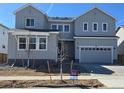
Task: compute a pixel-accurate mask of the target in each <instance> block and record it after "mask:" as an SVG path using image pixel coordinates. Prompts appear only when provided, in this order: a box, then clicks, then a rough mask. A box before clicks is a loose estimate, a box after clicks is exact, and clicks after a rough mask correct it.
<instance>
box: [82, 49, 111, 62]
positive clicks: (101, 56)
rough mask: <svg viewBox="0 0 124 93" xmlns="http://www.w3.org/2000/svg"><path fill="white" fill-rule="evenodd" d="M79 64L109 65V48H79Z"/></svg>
mask: <svg viewBox="0 0 124 93" xmlns="http://www.w3.org/2000/svg"><path fill="white" fill-rule="evenodd" d="M80 57H81V58H80V62H81V63H110V62H111V48H101V47H100V48H94V47H91V48H87V47H84V48H81V53H80Z"/></svg>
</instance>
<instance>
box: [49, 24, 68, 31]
mask: <svg viewBox="0 0 124 93" xmlns="http://www.w3.org/2000/svg"><path fill="white" fill-rule="evenodd" d="M52 25H56V26H57V27H56V29H57V30H59V29H58V26H59V25H62V27H63V30H62V31H60V33H70V24H55V23H53V24H51V29H52ZM65 25H68V26H69V31H68V32H65Z"/></svg>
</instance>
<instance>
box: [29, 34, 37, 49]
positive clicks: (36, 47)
mask: <svg viewBox="0 0 124 93" xmlns="http://www.w3.org/2000/svg"><path fill="white" fill-rule="evenodd" d="M30 38H36V48H35V49H29V50H37V37H36V36H29V37H27V39H28V43H29V46H30ZM29 46H28V48H29Z"/></svg>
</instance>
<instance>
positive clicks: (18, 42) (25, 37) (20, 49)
mask: <svg viewBox="0 0 124 93" xmlns="http://www.w3.org/2000/svg"><path fill="white" fill-rule="evenodd" d="M19 38H26V49H20V48H19V44H20V43H19ZM27 43H28V41H27V37H26V36H18V40H17V47H18V50H27Z"/></svg>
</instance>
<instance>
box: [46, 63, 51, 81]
mask: <svg viewBox="0 0 124 93" xmlns="http://www.w3.org/2000/svg"><path fill="white" fill-rule="evenodd" d="M47 66H48V71H49V76H50V81H52V77H51V72H50V64H49V61H47Z"/></svg>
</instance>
